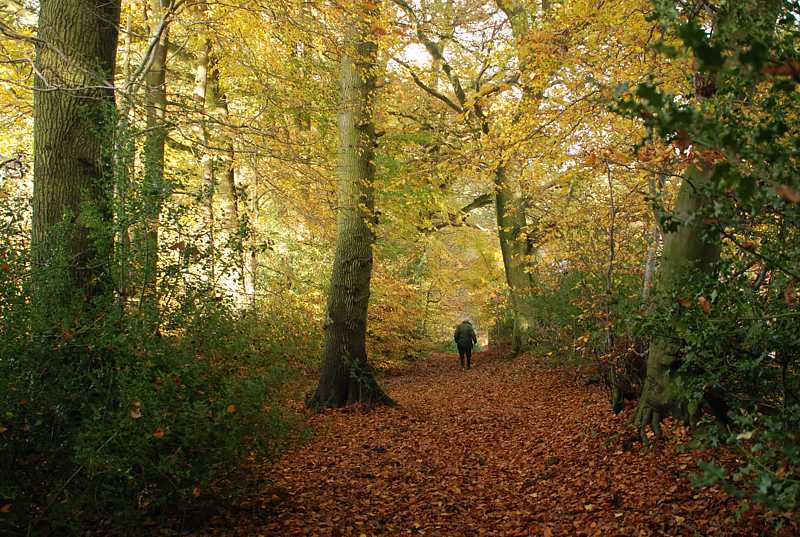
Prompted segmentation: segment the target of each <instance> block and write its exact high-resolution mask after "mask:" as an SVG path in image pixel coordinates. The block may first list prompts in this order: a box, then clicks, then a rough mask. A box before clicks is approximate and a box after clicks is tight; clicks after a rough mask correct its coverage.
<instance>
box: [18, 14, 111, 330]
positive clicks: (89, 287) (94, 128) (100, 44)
mask: <svg viewBox="0 0 800 537" xmlns="http://www.w3.org/2000/svg"><path fill="white" fill-rule="evenodd" d="M40 7H41V11H40V14H39V31H38V35H37V46H36V59H35V65H36V73H37V76H36V79H35V83H34V84H35V91H34V128H33V131H34V133H33V134H34V192H33V222H32V245H31V246H32V262H33V270H34V278H35V290H34V301H35V302H36V304H37V305H39V306H41V311H42V312H43V313H44V314H45V317H46V320H45V323H46V324H50V325H51V327H52V325H53V324H54V323H55V322H57V321H56V319H55V318H56V317H57V316H59V314H60V313H62V312H63V311H64V310H65V308H66V309H73V308H75V309H76V310H78V311H80V310H84V311H86V310H87V308H88V307H89V306H90V305H91V304H92V302H93V301H94V300H95V299H97V298H100V297H101V296H104V295H106V294H107V293H111V292H113V284H112V279H111V274H110V262H111V256H112V252H113V234H112V233H111V232H110V230H111V229H112V225H111V209H110V195H111V192H113V170H112V168H113V160H112V155H113V131H114V126H115V124H116V106H115V102H114V89H113V81H114V67H115V63H116V53H117V38H118V25H119V16H120V3H119V1H118V0H102V1H100V0H42V1H41V3H40Z"/></svg>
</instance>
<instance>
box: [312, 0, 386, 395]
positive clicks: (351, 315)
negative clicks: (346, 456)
mask: <svg viewBox="0 0 800 537" xmlns="http://www.w3.org/2000/svg"><path fill="white" fill-rule="evenodd" d="M359 4H360V5H359ZM352 13H353V14H354V15H353V17H352V19H351V21H350V22H351V23H350V24H349V25H348V28H347V30H346V35H345V43H344V50H343V52H342V57H341V63H340V71H339V85H340V86H339V89H340V101H339V120H338V128H339V155H338V161H339V165H338V174H339V185H338V191H339V206H338V213H337V219H336V228H337V239H336V253H335V256H334V262H333V272H332V274H331V285H330V291H329V295H328V305H327V318H326V322H325V328H326V332H325V354H324V357H323V364H322V370H321V373H320V380H319V385H318V386H317V389H316V392H315V393H314V395H313V397H312V398H311V399H310V401H309V405H310V406H311V407H312V408H316V409H322V408H326V407H341V406H345V405H348V404H351V403H359V402H360V403H364V404H366V405H368V406H373V405H376V404H388V403H391V402H392V401H391V399H390V398H389V397H388V396H387V395H386V393H385V392H384V391H383V390H382V389H381V387H380V386H379V385H378V382H377V381H376V379H375V377H374V375H373V372H372V369H371V367H370V365H369V363H368V361H367V351H366V330H367V307H368V305H369V294H370V279H371V277H372V261H373V259H372V245H373V242H374V240H375V234H374V231H373V226H374V225H376V219H375V199H374V192H373V179H374V176H375V163H374V157H375V147H376V135H375V124H374V105H375V86H376V84H375V82H376V71H377V61H376V60H377V45H376V44H375V43H374V42H372V41H370V40H369V38H370V36H371V35H372V32H371V26H372V24H373V23H377V5H376V4H375V3H374V2H369V1H366V0H365V1H364V2H357V3H356V5H355V6H354V9H353V10H352Z"/></svg>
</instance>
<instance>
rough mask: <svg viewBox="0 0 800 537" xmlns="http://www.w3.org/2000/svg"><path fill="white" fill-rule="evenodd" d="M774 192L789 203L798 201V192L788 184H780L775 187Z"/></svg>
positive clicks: (799, 199)
mask: <svg viewBox="0 0 800 537" xmlns="http://www.w3.org/2000/svg"><path fill="white" fill-rule="evenodd" d="M775 192H776V193H777V194H778V195H779V196H780V197H782V198H783V199H785V200H786V201H788V202H789V203H800V193H798V192H797V190H795V189H793V188H792V187H790V186H789V185H781V186H779V187H777V188H775Z"/></svg>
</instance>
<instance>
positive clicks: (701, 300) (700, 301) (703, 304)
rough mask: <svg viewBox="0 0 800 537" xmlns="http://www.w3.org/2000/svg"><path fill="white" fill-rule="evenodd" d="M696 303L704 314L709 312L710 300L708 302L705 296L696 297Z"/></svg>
mask: <svg viewBox="0 0 800 537" xmlns="http://www.w3.org/2000/svg"><path fill="white" fill-rule="evenodd" d="M697 303H698V304H700V309H702V310H703V312H705V314H706V315H708V314H709V313H711V302H709V301H708V299H707V298H706V297H704V296H701V297H700V298H698V299H697Z"/></svg>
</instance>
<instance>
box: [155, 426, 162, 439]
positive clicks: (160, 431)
mask: <svg viewBox="0 0 800 537" xmlns="http://www.w3.org/2000/svg"><path fill="white" fill-rule="evenodd" d="M153 436H154V437H155V438H159V439H161V438H164V430H163V429H161V428H160V427H159V428H158V429H156V430H155V431H154V432H153Z"/></svg>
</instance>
